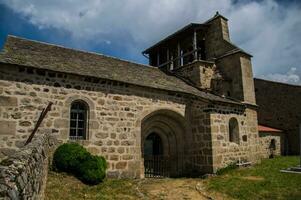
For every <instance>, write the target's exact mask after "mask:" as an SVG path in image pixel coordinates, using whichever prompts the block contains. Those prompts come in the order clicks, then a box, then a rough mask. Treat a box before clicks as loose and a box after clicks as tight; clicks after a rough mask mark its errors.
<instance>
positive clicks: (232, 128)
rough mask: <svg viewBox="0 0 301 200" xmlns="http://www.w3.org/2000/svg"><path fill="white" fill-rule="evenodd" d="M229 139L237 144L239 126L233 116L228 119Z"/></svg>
mask: <svg viewBox="0 0 301 200" xmlns="http://www.w3.org/2000/svg"><path fill="white" fill-rule="evenodd" d="M229 141H230V142H235V143H236V144H239V128H238V122H237V120H236V119H235V118H231V119H230V121H229Z"/></svg>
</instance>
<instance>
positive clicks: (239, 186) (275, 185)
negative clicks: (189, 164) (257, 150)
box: [205, 157, 301, 200]
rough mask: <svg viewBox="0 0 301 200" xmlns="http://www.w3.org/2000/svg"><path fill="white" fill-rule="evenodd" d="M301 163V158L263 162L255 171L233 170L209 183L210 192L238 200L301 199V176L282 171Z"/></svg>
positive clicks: (254, 168) (279, 158)
mask: <svg viewBox="0 0 301 200" xmlns="http://www.w3.org/2000/svg"><path fill="white" fill-rule="evenodd" d="M298 162H299V158H298V157H277V158H275V159H268V160H263V161H262V163H261V164H258V165H256V166H254V167H252V168H248V169H236V170H230V171H229V172H227V173H226V174H224V175H222V176H217V177H213V178H210V179H208V180H206V181H205V182H206V185H207V188H208V189H209V190H214V191H218V192H221V193H225V194H227V195H228V196H230V197H233V198H237V199H252V200H253V199H301V174H287V173H281V172H279V170H280V169H285V168H287V167H291V166H296V165H297V164H298Z"/></svg>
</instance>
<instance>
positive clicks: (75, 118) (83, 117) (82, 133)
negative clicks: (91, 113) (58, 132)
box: [69, 101, 88, 140]
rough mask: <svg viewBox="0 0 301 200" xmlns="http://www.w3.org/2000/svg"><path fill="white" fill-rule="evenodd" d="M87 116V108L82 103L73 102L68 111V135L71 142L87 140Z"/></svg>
mask: <svg viewBox="0 0 301 200" xmlns="http://www.w3.org/2000/svg"><path fill="white" fill-rule="evenodd" d="M87 115H88V106H87V104H86V103H85V102H83V101H74V102H73V103H72V104H71V111H70V134H69V137H70V139H71V140H85V139H87V138H86V136H87V134H86V133H87Z"/></svg>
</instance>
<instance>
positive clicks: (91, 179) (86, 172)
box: [79, 155, 107, 184]
mask: <svg viewBox="0 0 301 200" xmlns="http://www.w3.org/2000/svg"><path fill="white" fill-rule="evenodd" d="M106 169H107V163H106V160H105V159H104V158H103V157H100V156H92V155H91V156H90V157H89V158H88V159H87V160H85V161H84V162H83V163H81V165H80V167H79V170H80V173H79V174H80V177H79V178H80V179H81V180H82V181H83V182H85V183H88V184H97V183H100V182H101V181H102V180H103V179H104V178H105V175H106V173H105V172H106Z"/></svg>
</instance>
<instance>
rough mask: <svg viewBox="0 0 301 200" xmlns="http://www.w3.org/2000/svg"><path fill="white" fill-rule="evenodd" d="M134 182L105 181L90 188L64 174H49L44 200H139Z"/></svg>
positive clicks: (124, 180)
mask: <svg viewBox="0 0 301 200" xmlns="http://www.w3.org/2000/svg"><path fill="white" fill-rule="evenodd" d="M136 182H137V180H126V179H123V180H117V179H105V180H104V182H103V183H100V184H98V185H95V186H90V185H86V184H84V183H82V182H81V181H79V180H78V179H76V178H75V177H73V176H71V175H68V174H66V173H56V172H49V174H48V179H47V187H46V191H45V197H46V198H45V199H46V200H51V199H55V200H68V199H70V200H71V199H72V200H76V199H91V200H92V199H103V200H111V199H120V200H121V199H122V200H124V199H129V200H131V199H139V197H138V196H137V190H136V188H135V185H136Z"/></svg>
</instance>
